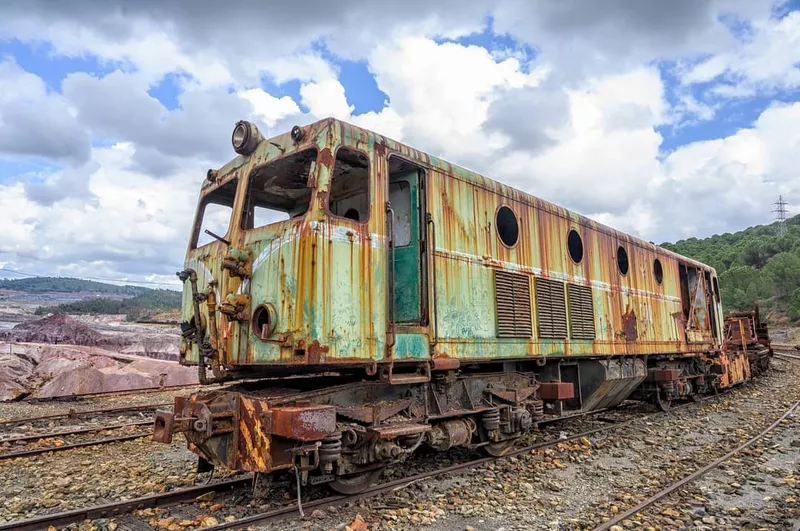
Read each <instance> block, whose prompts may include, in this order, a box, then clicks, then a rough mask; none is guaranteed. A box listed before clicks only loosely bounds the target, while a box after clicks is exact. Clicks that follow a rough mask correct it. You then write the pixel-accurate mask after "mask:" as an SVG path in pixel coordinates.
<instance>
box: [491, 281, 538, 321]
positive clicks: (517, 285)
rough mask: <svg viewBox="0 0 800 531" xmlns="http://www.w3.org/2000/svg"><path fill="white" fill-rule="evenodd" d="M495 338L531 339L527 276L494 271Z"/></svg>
mask: <svg viewBox="0 0 800 531" xmlns="http://www.w3.org/2000/svg"><path fill="white" fill-rule="evenodd" d="M494 279H495V302H496V303H497V337H531V336H532V335H533V324H532V323H531V287H530V278H529V277H528V276H527V275H518V274H516V273H509V272H507V271H495V275H494Z"/></svg>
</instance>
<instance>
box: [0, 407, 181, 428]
mask: <svg viewBox="0 0 800 531" xmlns="http://www.w3.org/2000/svg"><path fill="white" fill-rule="evenodd" d="M169 406H172V403H171V402H162V403H158V404H141V405H137V406H124V407H113V408H103V409H88V410H85V411H76V410H73V409H71V410H69V411H68V412H67V413H54V414H52V415H41V416H38V417H20V418H15V419H9V420H3V421H0V427H3V426H13V425H16V424H38V423H42V422H51V421H53V420H58V419H80V418H81V417H84V416H95V417H97V416H100V415H113V414H116V413H124V412H129V411H140V410H150V409H157V408H160V407H169Z"/></svg>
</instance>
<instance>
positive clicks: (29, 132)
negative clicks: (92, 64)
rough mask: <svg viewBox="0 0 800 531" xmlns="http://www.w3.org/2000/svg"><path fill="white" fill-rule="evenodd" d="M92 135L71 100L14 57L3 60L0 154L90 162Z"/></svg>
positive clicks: (0, 96) (0, 92) (0, 63)
mask: <svg viewBox="0 0 800 531" xmlns="http://www.w3.org/2000/svg"><path fill="white" fill-rule="evenodd" d="M89 148H90V142H89V136H88V135H87V134H86V132H85V131H84V130H83V128H82V127H81V126H80V124H79V123H78V122H77V120H75V117H74V116H73V115H72V114H71V113H70V110H69V107H68V104H67V101H66V100H65V99H64V98H63V97H62V96H60V95H58V94H51V93H49V92H48V90H47V87H46V85H45V83H44V81H42V79H41V78H40V77H38V76H36V75H34V74H30V73H28V72H25V71H24V70H22V68H20V67H19V65H17V64H16V62H15V61H14V60H13V59H6V60H4V61H2V62H0V155H3V154H5V155H7V156H8V155H11V156H22V157H24V156H34V157H43V158H49V159H56V160H61V161H67V162H70V163H73V164H81V163H84V162H86V160H87V158H88V156H89Z"/></svg>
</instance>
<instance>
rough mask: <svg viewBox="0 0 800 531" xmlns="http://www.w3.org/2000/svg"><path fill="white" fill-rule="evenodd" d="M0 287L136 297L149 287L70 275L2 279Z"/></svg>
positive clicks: (31, 291) (43, 291)
mask: <svg viewBox="0 0 800 531" xmlns="http://www.w3.org/2000/svg"><path fill="white" fill-rule="evenodd" d="M0 289H9V290H14V291H24V292H26V293H47V292H55V293H79V292H90V293H108V294H112V295H128V296H129V297H135V296H136V295H141V294H142V293H146V292H147V291H153V290H151V289H149V288H142V287H139V286H115V285H114V284H104V283H102V282H95V281H93V280H81V279H79V278H69V277H30V278H16V279H0Z"/></svg>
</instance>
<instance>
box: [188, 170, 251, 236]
mask: <svg viewBox="0 0 800 531" xmlns="http://www.w3.org/2000/svg"><path fill="white" fill-rule="evenodd" d="M243 180H244V179H240V178H239V174H238V173H233V174H231V176H230V177H229V178H228V179H227V180H225V181H224V182H219V183H218V184H217V186H216V187H214V188H213V189H212V190H211V191H208V192H206V193H205V195H203V196H202V197H201V199H200V201H199V202H198V205H197V210H196V211H195V218H194V229H193V230H192V239H191V241H190V245H189V248H190V250H196V249H202V248H203V247H206V246H208V245H211V244H212V243H220V242H219V240H217V239H216V238H212V240H211V241H210V242H207V243H204V244H203V245H198V243H199V241H200V229H202V228H203V220H204V219H205V214H206V207H207V206H208V205H212V204H213V205H220V206H226V205H224V204H223V203H218V202H215V201H211V200H209V197H210V196H211V195H212V194H213V193H214V192H216V191H217V190H219V189H220V188H222V187H224V186H226V185H227V184H228V183H230V182H231V181H236V186H235V189H236V191H235V192H234V194H233V202H232V203H231V205H230V208H231V215H230V218H228V228H227V230H226V231H225V234H220V235H219V236H221V237H223V238H225V239H226V240H228V241H230V239H231V238H230V236H231V230H232V229H233V226H234V218H235V215H236V199H237V198H238V196H239V186H241V184H242V181H243Z"/></svg>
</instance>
